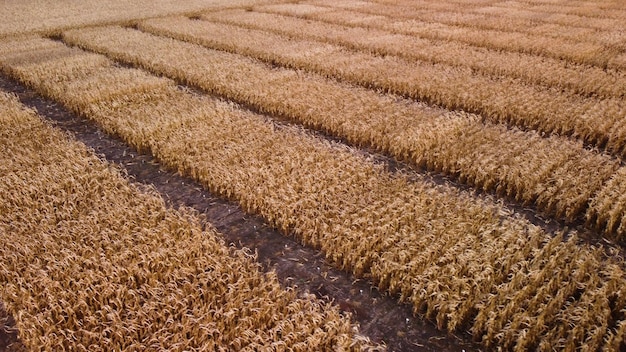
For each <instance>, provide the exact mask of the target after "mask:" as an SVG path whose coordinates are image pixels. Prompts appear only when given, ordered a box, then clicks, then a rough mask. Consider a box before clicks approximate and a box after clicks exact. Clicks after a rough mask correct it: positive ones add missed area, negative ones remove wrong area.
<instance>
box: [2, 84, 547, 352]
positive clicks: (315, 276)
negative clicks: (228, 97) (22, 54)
mask: <svg viewBox="0 0 626 352" xmlns="http://www.w3.org/2000/svg"><path fill="white" fill-rule="evenodd" d="M0 90H6V91H9V92H12V93H15V94H17V95H18V97H19V99H20V101H21V102H22V104H24V105H26V106H27V107H29V108H32V109H36V111H37V112H38V114H39V115H40V116H43V117H45V119H47V120H48V121H50V122H52V123H53V124H54V127H56V128H59V129H61V130H63V131H66V132H69V133H71V134H72V136H74V137H75V138H76V139H77V140H78V141H80V142H82V143H83V144H85V145H86V146H87V147H88V148H91V149H93V150H94V152H95V153H96V154H97V155H98V156H99V157H100V158H101V159H103V158H105V159H106V161H107V162H109V163H114V164H116V165H120V166H121V168H122V172H123V173H125V174H127V175H128V176H129V177H130V178H132V180H133V181H134V182H139V183H142V184H145V185H148V186H150V187H154V188H155V189H156V190H157V191H158V192H159V193H160V195H161V196H162V197H163V198H164V199H165V201H166V204H168V206H170V207H176V208H178V207H181V206H183V207H189V208H191V209H194V210H196V211H198V213H199V214H200V216H201V217H202V218H203V220H206V221H208V222H209V223H210V224H211V225H213V226H214V227H215V229H216V230H217V231H218V232H219V234H220V235H222V236H223V238H224V239H225V241H226V243H227V244H229V245H230V246H236V247H237V248H240V249H244V248H249V249H250V250H252V251H253V252H255V253H256V260H257V261H258V262H259V263H260V264H261V266H262V267H263V270H264V271H270V270H271V271H274V272H275V273H276V276H277V278H278V280H279V282H280V283H281V285H282V286H283V287H286V288H294V289H295V290H296V291H297V292H298V294H301V293H306V292H310V293H313V294H315V295H316V296H317V297H318V298H321V299H322V300H324V301H326V302H332V303H333V304H334V305H336V306H339V307H340V310H341V311H342V312H348V313H350V314H351V319H353V320H354V321H355V322H356V323H357V324H358V325H359V331H360V333H361V334H363V335H365V336H367V337H369V338H370V339H371V340H372V341H374V342H380V341H382V342H383V343H384V345H385V346H386V347H387V348H388V349H389V350H390V351H397V352H401V351H413V350H414V346H415V344H419V345H421V347H420V349H424V351H430V352H438V351H442V350H446V351H458V352H461V351H462V350H466V351H473V350H478V349H479V346H477V345H476V344H474V343H471V342H470V341H469V338H468V336H466V335H467V334H464V335H463V336H448V333H446V332H441V331H439V330H437V329H436V327H435V325H434V324H432V323H431V322H428V321H423V320H420V319H415V318H414V317H413V310H412V307H411V306H410V305H407V304H398V297H396V296H390V295H386V294H384V292H379V291H378V290H376V289H373V288H372V285H371V283H370V282H368V281H367V280H360V279H358V278H355V277H354V276H352V275H349V274H348V273H345V272H342V271H340V270H337V269H335V268H333V267H332V266H330V265H329V264H328V263H326V261H325V260H324V254H323V253H321V252H320V251H318V250H315V249H312V248H309V247H306V246H304V245H302V244H301V243H299V241H297V239H295V238H293V237H292V236H283V235H282V234H281V233H280V232H278V231H276V230H275V229H273V228H271V227H269V226H268V225H267V224H266V223H265V222H264V221H263V219H262V218H261V217H259V216H254V215H251V214H247V213H245V212H244V211H243V210H242V209H241V207H239V206H237V204H235V203H233V202H230V201H227V200H224V199H222V198H219V197H217V196H215V195H214V194H211V193H210V192H207V191H206V190H204V189H203V187H202V185H201V184H199V183H198V182H196V181H195V180H193V179H191V178H189V177H184V176H181V175H179V174H177V173H176V172H174V171H173V170H171V171H167V170H165V169H164V168H163V167H162V166H161V165H160V164H159V163H158V162H157V161H156V160H155V159H154V157H153V156H152V155H151V154H148V153H146V154H139V153H137V151H136V150H135V149H133V148H131V147H129V146H128V145H127V144H126V143H125V142H124V141H123V140H121V139H119V138H117V137H114V136H111V135H107V134H105V133H103V132H102V131H101V130H100V129H99V128H98V126H97V125H96V123H94V122H93V121H90V120H86V119H84V118H81V117H79V116H77V115H75V114H72V113H71V112H69V111H68V110H66V109H64V108H63V107H62V106H60V105H59V104H58V103H56V102H54V101H52V100H49V99H44V98H42V97H41V96H39V95H38V94H36V93H35V92H33V91H32V90H31V89H27V88H25V87H23V86H21V85H20V84H19V83H16V82H14V81H12V80H8V79H6V78H4V77H3V76H1V75H0ZM534 220H535V221H540V220H539V219H534ZM538 223H540V222H538ZM2 309H3V308H2V304H1V302H0V323H1V322H2V321H3V320H2V317H3V316H4V315H3V310H2ZM9 322H11V321H9ZM14 327H15V326H14V321H13V324H12V325H11V328H14ZM1 329H2V327H0V350H3V348H4V346H3V345H2V341H3V340H2V338H3V336H2V330H1ZM14 331H15V332H14V333H13V335H9V336H6V337H7V342H12V341H13V340H14V338H15V337H17V331H16V330H14ZM11 337H13V339H11ZM10 351H14V350H10ZM19 351H22V350H19ZM15 352H17V351H15Z"/></svg>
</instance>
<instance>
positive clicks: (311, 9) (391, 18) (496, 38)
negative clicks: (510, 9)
mask: <svg viewBox="0 0 626 352" xmlns="http://www.w3.org/2000/svg"><path fill="white" fill-rule="evenodd" d="M313 4H318V5H319V6H318V5H313ZM324 5H326V6H324ZM328 5H329V4H328V3H327V2H326V3H325V2H323V1H322V2H314V3H304V4H278V5H267V6H258V7H255V8H254V9H255V10H256V11H261V12H271V13H279V14H287V15H299V16H303V17H305V18H308V19H314V20H321V21H326V22H330V23H337V24H344V25H351V26H361V27H373V28H379V29H384V30H389V31H392V32H394V33H400V34H407V35H414V36H418V37H422V38H427V39H436V40H449V41H456V42H460V43H465V44H469V45H474V46H479V47H485V48H488V49H494V50H506V51H513V52H520V53H527V54H534V55H542V56H546V57H550V58H554V59H563V60H568V61H571V62H573V63H579V64H586V65H593V66H597V67H600V68H609V69H616V70H624V69H626V54H625V53H623V52H621V51H619V50H607V49H606V48H605V47H604V46H602V45H598V44H593V43H576V42H568V41H563V40H558V39H555V38H549V37H548V38H546V37H541V36H528V35H524V34H522V33H507V32H502V31H493V30H480V29H473V28H468V27H459V26H451V25H445V24H440V23H428V22H424V21H419V20H416V19H407V18H406V16H407V14H406V13H403V12H402V11H392V10H388V11H383V10H380V11H382V12H378V9H377V10H376V11H374V10H370V9H369V8H368V7H359V8H358V9H339V8H337V7H335V3H333V4H332V6H333V7H327V6H328ZM396 12H398V13H396ZM402 15H404V16H402Z"/></svg>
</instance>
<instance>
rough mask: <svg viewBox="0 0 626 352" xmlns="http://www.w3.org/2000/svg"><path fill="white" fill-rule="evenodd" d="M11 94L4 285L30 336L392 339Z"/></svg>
mask: <svg viewBox="0 0 626 352" xmlns="http://www.w3.org/2000/svg"><path fill="white" fill-rule="evenodd" d="M122 71H124V70H121V71H120V72H122ZM127 78H128V79H129V82H130V81H132V79H133V77H132V76H127ZM114 82H115V81H114ZM78 89H80V88H78ZM122 91H123V90H122ZM109 92H110V91H109V90H107V89H103V93H104V95H103V96H104V97H106V96H108V94H109ZM79 99H80V98H79ZM0 107H1V108H2V110H1V111H2V113H1V114H0V122H1V123H2V129H0V146H1V147H2V150H3V151H5V152H4V153H2V155H1V156H0V159H1V162H0V175H2V177H0V190H1V192H2V194H3V197H2V202H1V203H0V209H2V214H3V217H2V219H0V234H1V236H0V258H2V259H1V260H0V283H1V285H0V298H1V299H2V301H3V302H4V303H5V304H6V307H7V311H8V312H10V313H11V314H12V315H13V316H14V317H15V320H16V326H17V328H18V331H19V337H20V339H21V341H22V342H23V343H24V344H25V345H26V346H27V347H28V348H29V349H31V350H68V349H71V350H81V351H82V350H84V351H111V350H172V351H183V350H190V349H194V350H206V351H216V350H250V351H253V350H259V349H272V348H278V346H282V348H283V349H292V350H297V351H310V350H366V349H371V350H380V349H382V348H381V347H380V346H375V345H373V344H371V343H369V341H368V340H367V339H366V338H364V337H362V336H360V335H359V334H358V331H357V329H356V327H355V326H353V325H351V324H350V321H349V319H348V318H347V317H345V316H342V315H341V314H339V312H338V309H337V308H336V307H334V306H331V305H329V304H326V303H323V302H321V301H320V300H318V299H316V298H315V297H314V296H313V295H301V296H297V293H296V292H295V291H294V290H292V289H284V288H282V287H281V285H280V284H279V282H278V280H277V278H276V275H275V273H273V272H269V273H263V272H262V271H261V269H260V267H259V265H258V264H257V263H256V262H255V261H254V255H252V254H250V251H249V250H245V249H243V250H235V249H233V248H229V247H227V246H226V245H225V244H224V242H223V240H222V239H221V238H220V235H219V234H218V233H217V232H216V231H215V230H214V229H212V228H211V227H210V226H207V227H206V230H202V227H203V224H201V223H200V221H199V219H198V218H197V217H196V215H195V214H193V213H192V212H190V211H187V210H185V209H181V210H172V209H170V208H167V207H166V205H165V203H164V201H163V200H162V199H161V198H160V196H159V195H158V194H156V192H154V191H152V190H150V189H145V188H144V189H141V190H140V189H139V188H138V187H137V186H134V185H132V184H129V183H128V181H127V180H126V179H124V178H123V177H122V175H121V174H120V172H119V171H118V170H117V169H115V168H113V167H112V166H110V165H107V164H105V163H103V162H101V161H100V160H99V159H98V158H97V157H95V156H94V155H93V153H92V152H91V151H89V150H88V149H87V148H86V147H85V146H84V145H81V144H79V143H77V142H75V141H72V140H70V139H69V138H68V137H67V136H66V135H65V134H63V133H61V132H60V131H58V130H55V129H54V128H52V127H51V126H49V125H48V124H46V123H44V122H42V121H41V119H40V118H39V117H38V116H36V114H35V113H34V112H33V111H30V110H27V109H25V108H24V107H23V106H21V105H20V103H19V102H18V101H17V99H16V98H15V97H14V96H11V95H8V94H5V93H1V94H0ZM205 225H206V224H205Z"/></svg>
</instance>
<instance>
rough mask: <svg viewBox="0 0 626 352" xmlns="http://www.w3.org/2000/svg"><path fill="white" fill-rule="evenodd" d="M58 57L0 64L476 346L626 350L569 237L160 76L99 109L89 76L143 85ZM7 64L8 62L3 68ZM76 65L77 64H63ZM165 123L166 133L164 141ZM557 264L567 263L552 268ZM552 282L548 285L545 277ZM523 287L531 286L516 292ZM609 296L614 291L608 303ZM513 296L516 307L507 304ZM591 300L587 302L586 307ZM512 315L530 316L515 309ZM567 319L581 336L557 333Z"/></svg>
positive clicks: (609, 274) (616, 298)
mask: <svg viewBox="0 0 626 352" xmlns="http://www.w3.org/2000/svg"><path fill="white" fill-rule="evenodd" d="M118 39H120V38H118ZM33 40H35V41H41V40H40V39H33ZM56 44H57V45H58V46H59V50H61V49H62V45H61V44H60V43H56ZM42 45H45V44H42ZM65 50H66V52H67V56H66V57H65V58H61V59H58V58H54V57H53V58H51V59H49V60H47V59H45V51H44V52H42V54H44V55H43V56H44V57H42V58H41V59H40V60H39V61H37V62H34V61H30V62H24V61H21V60H18V58H19V55H20V54H19V53H17V54H15V55H14V56H12V53H11V52H10V51H9V52H7V51H4V50H0V57H1V58H2V60H3V65H4V66H3V67H4V68H5V70H6V67H9V68H10V70H7V71H10V72H11V73H12V75H13V76H14V77H16V78H19V79H20V80H22V81H23V82H26V81H28V82H31V84H32V86H33V87H34V88H35V89H37V90H39V91H40V92H42V93H44V94H50V95H52V96H54V97H55V99H57V100H59V101H60V102H62V103H63V104H65V105H66V106H68V107H73V108H74V109H75V111H77V112H78V113H80V114H82V115H83V116H86V117H88V118H91V119H94V120H95V121H97V122H99V123H101V124H102V126H106V127H105V128H106V129H107V131H108V132H110V133H116V134H119V135H121V136H122V137H123V138H125V139H126V140H127V141H128V142H129V143H131V144H133V145H147V146H149V147H150V150H151V151H152V152H153V154H154V155H156V156H157V157H158V158H159V159H160V160H161V161H162V162H164V163H165V164H167V165H170V166H172V167H176V168H178V169H179V170H180V172H181V173H184V174H189V175H192V176H193V177H194V178H196V179H198V180H199V181H200V182H202V183H203V184H205V185H206V186H207V187H209V188H210V189H213V190H215V191H216V192H218V193H220V194H223V195H225V196H228V197H232V198H234V199H236V200H238V201H239V202H240V204H241V205H242V207H243V208H244V209H247V210H248V211H250V212H256V213H260V214H261V215H263V216H264V217H265V218H266V219H267V220H268V221H269V222H270V223H271V224H273V225H274V226H276V227H278V228H280V229H282V230H283V231H285V232H292V233H294V234H295V235H296V236H298V237H299V238H301V239H302V240H303V241H304V242H305V243H307V244H308V245H312V246H316V247H320V248H321V249H322V250H323V251H324V252H325V253H326V256H327V258H328V259H329V260H330V261H331V262H333V263H335V265H337V266H338V267H340V268H343V269H346V270H352V271H353V272H354V273H355V274H357V275H359V276H361V275H365V276H367V277H369V278H370V279H371V280H373V281H374V282H376V283H378V284H379V286H380V287H381V288H383V289H387V290H389V291H390V292H392V293H399V294H400V295H401V297H402V299H403V300H405V301H408V302H410V303H411V304H413V306H414V307H415V311H416V312H419V313H423V314H425V315H426V316H427V317H430V318H432V319H435V320H436V321H437V322H438V324H439V326H440V327H441V328H442V329H443V328H448V329H451V330H454V329H460V328H464V327H472V328H471V329H472V331H473V333H474V334H475V336H476V338H477V339H483V336H485V337H486V336H489V338H488V339H487V338H485V339H483V341H484V343H485V344H487V345H490V346H493V345H502V346H509V345H511V346H512V345H517V346H538V345H541V344H546V345H551V346H559V344H560V343H561V341H571V342H572V343H573V344H575V345H578V346H581V347H585V348H600V347H605V348H607V349H613V350H617V349H619V348H621V347H623V346H624V341H623V336H624V334H625V333H626V323H625V322H626V302H624V301H625V300H624V299H623V298H624V297H626V292H624V290H626V278H625V277H624V272H623V269H622V267H621V266H620V264H617V263H616V262H615V261H614V260H613V259H607V258H605V259H602V258H603V257H602V256H601V255H600V253H599V252H598V251H597V250H594V249H592V248H591V247H589V246H587V245H578V244H576V243H575V242H576V240H575V236H572V237H571V239H570V240H569V241H567V242H564V241H562V239H561V238H559V237H556V238H551V237H550V236H549V235H547V234H546V233H544V232H543V231H541V230H540V229H539V228H536V227H534V226H533V225H531V224H529V223H528V222H526V221H524V220H521V219H517V218H513V217H504V216H503V214H504V213H506V212H507V211H506V210H505V209H503V208H502V207H500V206H498V205H495V204H493V203H491V202H490V201H488V200H482V201H481V200H478V199H476V198H474V197H472V196H470V195H469V194H467V193H463V192H458V191H455V190H452V189H449V188H447V187H444V186H438V187H435V186H433V185H432V184H430V183H428V182H425V181H422V180H419V179H416V180H415V181H414V182H408V181H406V180H405V179H404V178H403V177H394V176H392V175H390V174H388V173H387V172H385V171H384V170H382V168H380V167H379V166H376V165H375V164H373V163H371V162H368V161H367V160H364V159H363V157H360V156H357V155H356V154H355V153H353V152H352V151H350V150H349V149H346V148H344V147H341V146H339V145H336V144H332V143H328V142H324V141H321V140H319V139H316V138H313V137H311V136H309V135H307V134H305V133H303V132H301V131H299V130H298V129H295V128H291V127H278V128H277V127H276V126H275V125H273V124H271V123H270V122H268V121H267V120H266V119H265V118H264V117H262V116H258V115H255V114H252V113H249V112H245V111H242V110H240V109H238V108H237V107H235V106H233V105H231V104H228V103H224V102H219V101H216V100H213V99H209V98H207V97H204V96H197V95H194V94H192V93H189V92H186V91H183V90H180V89H178V88H177V87H176V85H175V83H174V82H171V81H169V80H166V79H161V80H162V81H163V82H165V84H166V85H165V86H162V87H160V88H150V89H147V88H146V89H144V90H143V91H136V92H134V93H129V92H128V90H127V89H125V86H124V85H122V84H120V85H117V82H116V83H115V84H116V85H117V86H118V87H119V90H118V93H117V94H112V93H111V91H110V90H105V92H104V94H103V96H102V99H95V100H92V101H90V102H85V101H84V99H82V96H84V95H85V94H87V95H89V96H97V93H98V91H100V89H102V88H106V87H107V86H108V82H109V78H108V76H105V75H101V76H99V77H100V82H99V84H98V85H96V84H94V85H90V86H88V88H87V89H86V90H88V91H89V92H90V93H89V94H88V93H85V92H84V91H83V90H82V89H85V85H84V84H79V83H80V82H81V81H83V80H85V79H86V77H91V75H92V72H93V71H94V70H99V69H102V68H106V69H111V70H113V69H114V70H117V71H119V72H118V73H115V72H113V71H111V72H110V74H115V76H117V77H124V76H126V77H129V78H128V82H127V83H128V84H130V83H131V81H132V80H133V79H136V78H138V77H131V76H132V75H130V74H123V73H122V72H124V71H132V72H135V71H134V70H132V69H128V68H122V67H116V66H114V65H113V63H109V65H103V64H102V63H100V62H96V61H95V60H94V61H93V65H91V66H89V65H86V64H85V61H86V60H79V59H78V58H79V57H92V55H93V54H86V53H84V52H81V51H79V50H76V49H71V48H65ZM22 55H23V53H22ZM11 56H12V57H13V59H14V60H15V61H14V63H11V64H6V61H5V60H6V58H7V57H11ZM70 57H72V58H74V60H75V61H82V63H81V64H80V65H68V64H66V62H67V59H68V58H70ZM181 65H184V62H181ZM143 76H144V77H143V80H144V81H150V79H148V77H151V76H148V75H145V74H144V75H143ZM139 78H141V77H139ZM49 81H54V82H57V83H56V84H54V85H51V84H48V83H47V82H49ZM94 83H95V82H94ZM162 121H168V122H169V123H170V124H169V125H168V127H167V128H166V129H167V131H166V132H162V131H161V123H162ZM555 260H558V262H556V263H555ZM561 261H564V262H568V263H571V264H570V266H568V267H567V268H560V267H559V266H558V265H559V263H560V262H561ZM570 269H571V270H570ZM557 274H558V275H557ZM575 275H576V276H575ZM579 276H582V277H584V278H585V279H584V280H582V281H581V282H580V283H578V284H577V285H576V292H575V293H574V294H571V295H570V294H568V295H566V300H561V296H559V295H558V293H559V292H560V290H559V288H560V287H562V286H565V285H569V284H570V283H573V282H574V280H577V279H578V278H579ZM546 277H550V278H551V279H552V281H545V280H544V281H542V279H543V278H546ZM510 278H515V280H514V281H511V280H510ZM519 285H521V286H522V287H528V289H526V290H524V291H523V294H522V293H520V292H519V291H520V290H519ZM607 291H610V292H612V293H613V294H614V295H612V296H606V295H605V294H606V292H607ZM514 293H517V295H516V297H519V298H520V301H515V302H509V300H508V299H507V297H511V296H512V295H513V294H514ZM540 300H542V302H546V303H547V304H549V305H550V307H551V309H552V310H551V313H552V314H550V315H549V316H547V317H545V318H543V316H542V312H543V308H542V307H543V306H542V305H540V304H537V305H526V304H523V305H519V304H520V303H522V302H531V303H532V302H534V301H540ZM590 301H591V302H594V303H595V304H594V305H590V306H587V309H583V306H582V305H583V304H586V303H588V302H590ZM596 302H597V303H596ZM509 304H510V305H511V308H509V309H505V310H503V309H501V308H502V307H506V306H507V305H509ZM578 304H580V305H581V306H578ZM518 306H519V307H525V308H527V310H526V311H519V312H518V311H517V310H516V309H517V307H518ZM484 307H490V308H489V311H485V309H484ZM574 308H575V309H574ZM598 310H601V311H602V313H603V314H601V315H599V314H596V313H597V311H598ZM513 313H514V314H515V319H518V318H517V317H520V318H523V319H526V321H528V322H531V323H532V322H535V321H537V319H539V318H542V319H543V320H542V322H543V324H542V325H539V328H537V329H536V330H537V334H528V332H529V327H527V326H520V325H516V326H515V327H514V328H512V325H508V324H502V322H507V321H512V320H513V316H512V315H510V314H513ZM479 317H481V318H480V319H478V318H479ZM578 321H580V322H582V323H581V324H578V323H576V322H578ZM561 322H573V323H574V325H575V327H577V328H578V329H570V328H569V326H568V328H567V329H564V328H563V325H561ZM531 326H532V325H531ZM570 331H574V332H575V334H570ZM580 331H583V333H582V335H581V334H580ZM544 336H549V338H547V339H546V338H544ZM598 336H600V337H601V338H600V339H598V338H597V337H598Z"/></svg>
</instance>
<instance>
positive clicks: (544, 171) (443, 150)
mask: <svg viewBox="0 0 626 352" xmlns="http://www.w3.org/2000/svg"><path fill="white" fill-rule="evenodd" d="M159 23H165V24H166V27H167V28H178V30H183V31H184V30H185V29H188V28H191V27H190V26H200V27H199V28H198V30H197V31H196V32H195V33H208V32H211V33H212V34H213V35H223V37H224V38H237V39H235V40H236V41H242V40H245V38H246V37H245V36H243V35H242V33H239V31H241V29H237V28H230V27H223V26H221V27H220V26H216V27H207V25H209V24H206V23H202V22H197V21H191V20H188V19H184V18H183V19H178V20H177V19H173V20H162V21H161V20H155V21H149V22H147V23H144V24H141V25H140V26H141V27H142V28H148V27H149V28H154V27H156V26H158V24H159ZM64 38H65V40H67V41H68V42H71V43H75V44H78V45H81V46H84V47H88V48H91V49H93V50H97V51H100V52H102V53H106V54H108V55H111V56H113V57H115V58H118V59H121V60H123V61H124V62H126V63H130V64H137V65H141V66H143V67H145V68H147V69H150V70H152V71H154V72H157V73H159V74H164V75H166V76H169V77H172V78H175V79H178V80H180V81H183V82H189V83H191V84H193V85H195V86H199V87H202V88H203V89H205V90H207V91H209V92H212V93H217V94H220V95H223V96H226V97H228V98H229V99H233V100H236V101H238V102H242V103H245V104H248V105H252V106H255V107H256V108H257V109H259V110H261V111H263V112H266V113H270V114H280V115H283V116H287V117H289V118H290V119H292V120H295V121H298V122H300V123H302V124H305V125H307V126H310V127H312V128H316V129H321V130H324V131H327V132H329V133H331V134H334V135H336V136H339V137H341V138H345V139H347V140H349V141H351V142H352V143H354V144H357V145H362V144H368V145H372V146H375V147H376V148H379V149H381V150H383V151H385V152H388V153H390V154H392V155H394V156H395V157H397V158H398V159H404V160H408V161H410V162H412V163H415V164H416V165H419V166H423V167H427V168H430V169H433V170H437V171H442V172H445V173H447V174H450V175H453V176H457V177H459V178H460V179H461V180H463V181H464V182H466V183H468V184H470V185H475V186H476V187H478V188H482V189H485V190H490V191H496V192H498V193H499V194H502V195H504V194H506V195H509V196H511V197H515V198H517V199H518V200H519V201H520V202H523V203H527V204H531V203H535V204H537V206H538V207H539V208H540V209H541V210H543V211H544V212H545V213H546V214H550V215H554V216H557V217H563V218H567V219H569V220H573V219H575V218H577V217H579V216H581V215H582V214H583V213H584V212H585V210H586V207H587V203H588V200H589V198H590V197H592V196H593V194H594V192H595V191H597V190H598V189H599V188H600V187H601V186H602V183H603V182H604V181H606V180H608V179H609V178H610V177H611V175H612V174H613V173H614V171H615V170H616V168H617V166H618V165H617V162H616V161H615V160H612V159H611V158H609V157H608V156H606V155H602V154H599V153H595V152H591V151H588V150H585V149H583V147H582V145H581V144H580V143H576V142H572V141H569V140H564V139H563V138H559V137H551V138H548V139H544V138H541V137H540V136H538V135H537V134H535V133H532V132H531V133H524V132H520V131H509V130H507V128H506V127H504V126H497V125H496V126H493V125H485V124H482V123H480V122H479V121H478V119H477V117H476V116H471V115H470V116H468V115H463V114H458V113H456V114H455V113H449V112H448V113H446V112H443V111H441V110H437V109H429V108H426V107H421V106H419V105H417V104H412V103H410V102H407V101H397V100H396V99H395V98H393V97H387V96H381V95H379V94H377V93H376V92H373V91H369V90H366V89H359V88H354V87H349V86H345V85H342V84H340V83H336V82H333V81H329V80H325V79H322V78H320V77H316V76H312V75H305V74H303V73H298V72H295V71H291V70H287V69H276V68H272V67H269V66H266V65H263V64H262V63H259V62H256V61H253V60H251V59H249V58H246V57H241V56H238V55H233V54H229V53H224V52H218V51H214V50H208V49H205V48H202V47H199V46H196V45H193V44H189V43H183V42H180V41H176V40H172V39H169V38H161V37H156V36H153V35H150V34H146V33H142V32H139V31H136V30H131V29H124V28H119V27H108V28H94V29H85V30H78V31H71V32H65V33H64ZM186 38H191V35H186ZM249 39H250V42H254V43H255V44H254V45H260V46H264V45H268V46H270V48H272V43H273V42H275V41H276V40H277V39H275V38H272V37H271V36H269V37H267V38H264V37H263V34H262V35H260V36H255V37H253V38H249ZM227 40H230V39H227ZM257 40H259V42H256V41H257ZM293 43H294V44H295V45H299V42H293ZM281 48H283V50H284V51H285V52H289V53H296V55H300V54H299V53H303V52H306V53H312V52H314V50H309V51H307V50H306V47H300V48H298V47H297V46H289V47H283V46H281ZM317 51H318V52H319V51H320V50H317ZM270 52H273V51H272V50H271V49H270ZM331 56H332V55H331ZM469 146H474V148H471V149H468V147H469ZM503 165H507V168H504V167H502V166H503ZM589 170H594V172H589Z"/></svg>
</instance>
